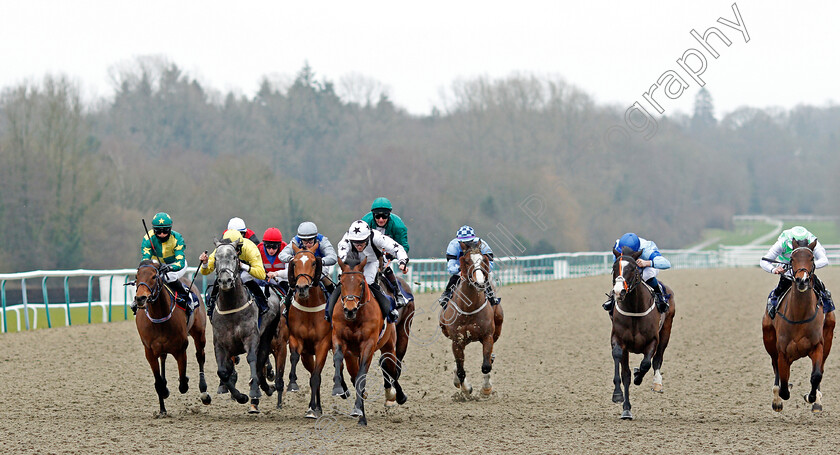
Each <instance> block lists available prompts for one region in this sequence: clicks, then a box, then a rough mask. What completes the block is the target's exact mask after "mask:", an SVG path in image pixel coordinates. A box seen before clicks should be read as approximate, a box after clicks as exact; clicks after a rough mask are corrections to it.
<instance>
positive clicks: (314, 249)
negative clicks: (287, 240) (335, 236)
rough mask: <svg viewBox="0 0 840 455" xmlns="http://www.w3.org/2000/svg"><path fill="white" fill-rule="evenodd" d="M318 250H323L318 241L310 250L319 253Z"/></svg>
mask: <svg viewBox="0 0 840 455" xmlns="http://www.w3.org/2000/svg"><path fill="white" fill-rule="evenodd" d="M318 248H321V243H320V242H318V241H317V240H316V241H315V243H314V244H313V245H312V248H310V249H309V251H318Z"/></svg>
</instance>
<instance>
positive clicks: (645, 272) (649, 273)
mask: <svg viewBox="0 0 840 455" xmlns="http://www.w3.org/2000/svg"><path fill="white" fill-rule="evenodd" d="M656 275H659V269H655V268H653V267H645V268H644V269H642V280H643V281H647V280H649V279H651V278H653V277H655V276H656Z"/></svg>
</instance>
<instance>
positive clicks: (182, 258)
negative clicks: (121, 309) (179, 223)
mask: <svg viewBox="0 0 840 455" xmlns="http://www.w3.org/2000/svg"><path fill="white" fill-rule="evenodd" d="M186 251H187V246H186V244H185V243H184V237H182V236H181V234H180V233H179V232H177V231H173V230H172V218H171V217H170V216H169V214H167V213H165V212H159V213H156V214H155V216H154V218H152V230H150V231H149V232H147V233H146V235H144V236H143V241H142V242H140V255H141V256H142V260H146V259H155V260H157V261H158V262H159V263H161V265H162V267H161V268H160V273H161V276H162V277H163V281H164V282H165V283H166V284H168V285H169V288H170V289H172V291H173V292H174V293H175V302H176V303H178V304H180V305H181V307H182V308H184V309H185V311H186V313H187V319H189V318H190V314H192V311H193V309H194V308H195V307H194V306H193V303H192V299H190V298H189V296H190V291H189V290H188V289H187V287H186V286H185V285H184V283H181V277H182V276H184V274H185V273H186V272H187V258H186ZM131 311H132V312H133V313H134V314H137V304H136V303H135V302H133V301H132V302H131Z"/></svg>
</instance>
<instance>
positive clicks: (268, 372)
mask: <svg viewBox="0 0 840 455" xmlns="http://www.w3.org/2000/svg"><path fill="white" fill-rule="evenodd" d="M265 380H266V381H268V382H274V368H271V364H266V365H265Z"/></svg>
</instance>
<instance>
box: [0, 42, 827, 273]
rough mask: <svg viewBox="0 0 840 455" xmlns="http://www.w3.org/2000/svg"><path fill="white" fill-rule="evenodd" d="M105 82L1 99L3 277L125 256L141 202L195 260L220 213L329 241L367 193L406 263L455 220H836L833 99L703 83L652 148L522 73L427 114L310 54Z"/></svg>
mask: <svg viewBox="0 0 840 455" xmlns="http://www.w3.org/2000/svg"><path fill="white" fill-rule="evenodd" d="M112 79H113V82H114V87H115V94H114V96H113V97H111V98H108V99H101V100H97V101H95V102H89V103H83V102H82V100H81V95H80V90H79V87H78V85H77V84H75V83H73V82H71V81H70V80H68V79H67V78H66V77H62V76H48V77H46V78H44V80H43V81H40V82H37V83H22V84H20V85H18V86H15V87H8V88H6V89H4V90H3V92H2V95H0V225H2V226H4V227H5V229H4V235H3V239H4V241H3V242H2V244H3V245H4V247H5V248H4V250H5V254H3V255H0V272H11V271H23V270H34V269H69V268H78V267H86V268H123V267H133V266H135V265H136V264H137V262H138V260H139V241H140V237H141V236H142V234H143V228H142V224H141V222H140V220H141V219H142V218H146V219H147V222H148V219H149V218H150V217H151V216H152V215H153V214H154V213H155V212H157V211H166V212H168V213H170V214H171V215H172V217H173V219H174V223H175V225H174V229H175V230H177V231H179V232H181V233H182V234H184V236H185V238H186V241H187V248H188V260H189V261H190V262H191V263H192V264H195V263H196V257H197V256H198V254H199V253H200V252H201V251H203V250H205V249H210V250H212V246H213V244H212V240H213V238H214V237H219V236H220V235H221V233H222V231H223V230H224V228H225V227H226V223H227V220H228V219H230V218H231V217H233V216H240V217H242V218H244V219H245V221H246V222H247V224H248V226H249V227H250V228H252V229H254V231H256V232H257V233H258V235H261V234H262V231H263V230H265V229H266V228H267V227H269V226H276V227H279V228H280V230H281V231H282V232H283V234H284V237H286V238H289V237H291V236H292V235H293V234H294V229H295V228H296V226H297V225H298V224H299V223H300V222H301V221H303V220H313V221H315V222H316V223H317V224H318V226H319V228H320V230H321V232H322V233H324V234H325V235H327V236H328V237H330V238H331V239H332V240H333V241H334V242H335V241H337V240H338V239H340V237H341V235H342V233H343V231H344V230H345V229H346V227H347V226H348V225H349V224H350V222H352V221H353V220H355V219H358V218H361V216H362V215H363V214H364V213H366V212H367V211H368V209H369V207H370V203H371V201H372V200H373V199H374V198H376V197H378V196H386V197H388V198H389V199H391V201H392V202H393V204H394V206H395V209H394V212H395V213H397V214H399V215H400V217H402V218H403V220H404V221H406V224H407V225H408V228H409V240H410V243H411V256H413V257H438V256H442V255H443V252H444V249H445V247H446V244H447V242H448V241H449V240H450V239H451V238H452V237H453V236H454V234H455V231H456V230H457V228H458V227H459V226H461V225H462V224H471V225H473V226H474V227H475V228H476V229H477V230H478V232H479V235H483V236H485V237H487V236H492V237H491V238H494V239H497V241H498V243H503V245H493V246H494V248H497V249H501V250H502V251H504V252H509V253H510V254H517V255H520V254H521V255H524V254H540V253H550V252H555V251H584V250H602V249H606V248H608V247H609V245H610V244H611V243H612V242H613V241H614V240H615V238H617V237H618V236H620V235H621V234H622V233H623V232H626V231H634V232H637V233H639V234H640V235H641V236H643V237H648V238H652V239H654V240H656V242H657V243H658V244H659V245H660V246H662V247H674V248H676V247H681V246H685V245H687V244H690V243H692V242H695V241H697V240H698V238H699V236H700V234H701V231H702V230H703V229H704V228H709V227H716V228H726V227H729V225H730V223H731V217H732V215H734V214H744V213H799V214H837V213H838V212H840V210H839V209H840V206H838V202H837V200H836V199H835V198H834V197H832V195H834V194H837V193H838V190H840V187H839V186H840V184H838V183H837V179H836V178H834V176H835V175H836V174H837V173H838V171H840V154H838V153H837V151H838V149H840V138H838V134H840V128H838V125H840V107H838V106H835V105H828V106H822V107H815V106H798V107H796V108H794V109H791V110H782V109H757V108H749V107H744V108H741V109H738V110H736V111H734V112H732V113H730V114H727V115H726V116H724V117H723V118H721V119H720V120H718V119H717V118H716V116H715V113H714V105H713V100H712V97H711V94H710V93H709V92H708V91H706V90H705V89H704V90H701V92H699V93H698V95H697V103H696V105H695V112H694V113H693V114H692V115H690V116H689V115H682V114H677V115H672V116H667V117H664V118H662V119H661V120H660V121H659V129H658V132H657V134H656V136H655V137H653V138H651V139H650V140H645V139H644V138H643V137H641V136H639V137H634V136H632V135H630V136H628V137H626V138H623V139H622V140H619V141H616V140H605V133H606V132H607V131H608V129H609V128H610V126H612V125H615V124H618V123H620V122H623V115H624V112H623V109H621V108H619V107H616V106H608V105H598V104H596V103H595V102H594V101H593V100H592V98H591V97H590V96H589V95H588V94H586V93H584V92H582V91H581V90H579V89H577V88H576V87H574V86H573V85H570V84H568V83H566V82H565V81H563V80H561V79H547V78H540V77H536V76H530V75H514V76H511V77H508V78H502V79H489V78H476V79H472V80H463V81H456V82H454V83H453V84H452V86H451V88H450V90H449V91H448V95H447V96H446V98H445V99H444V100H442V102H441V105H440V106H438V107H436V108H435V109H434V111H433V112H432V113H431V114H430V115H427V116H416V115H410V114H408V113H407V112H405V111H404V110H403V109H401V108H400V107H399V106H396V105H394V103H393V102H392V101H391V100H390V99H389V98H388V96H387V91H386V90H385V89H384V88H383V87H382V85H381V84H379V83H378V82H376V81H374V80H372V79H367V78H364V77H361V76H354V77H351V78H347V79H343V80H341V81H340V82H339V86H336V84H335V83H333V82H331V81H329V80H326V79H319V78H318V77H317V75H316V74H315V72H314V71H313V69H312V68H310V67H309V66H308V65H307V66H304V68H302V69H301V70H300V71H299V72H298V74H297V75H296V76H295V77H294V79H293V80H290V81H288V82H285V81H282V80H271V79H269V78H265V79H264V80H263V81H262V83H261V86H260V89H259V91H258V93H257V94H256V95H254V96H253V97H248V96H243V95H240V94H236V93H232V92H231V93H226V94H223V93H221V92H218V91H215V90H213V89H212V88H208V87H204V86H202V85H201V84H200V83H199V82H198V81H197V80H195V79H194V78H192V77H190V76H189V75H188V74H186V73H185V72H183V71H182V70H181V69H180V68H179V67H178V66H177V65H175V64H173V63H170V62H167V61H165V60H163V59H156V58H141V59H137V60H136V61H135V62H133V63H132V64H131V65H128V66H124V67H122V68H119V69H115V70H114V72H113V74H112ZM529 201H531V202H533V203H532V204H530V205H524V204H525V203H527V202H529ZM535 201H536V202H535ZM537 209H539V210H537ZM537 211H538V212H539V213H538V216H535V215H537ZM529 213H530V215H531V216H529Z"/></svg>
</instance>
